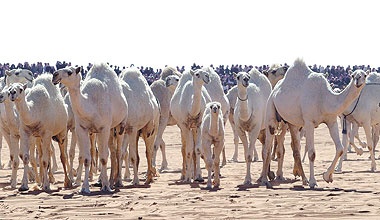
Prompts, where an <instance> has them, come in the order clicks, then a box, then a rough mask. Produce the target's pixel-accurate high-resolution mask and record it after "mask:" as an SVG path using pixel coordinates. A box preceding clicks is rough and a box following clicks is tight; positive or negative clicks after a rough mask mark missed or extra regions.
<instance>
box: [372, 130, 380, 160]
mask: <svg viewBox="0 0 380 220" xmlns="http://www.w3.org/2000/svg"><path fill="white" fill-rule="evenodd" d="M379 133H380V130H379V128H378V125H374V126H372V139H373V154H374V156H375V152H376V145H377V143H378V142H379Z"/></svg>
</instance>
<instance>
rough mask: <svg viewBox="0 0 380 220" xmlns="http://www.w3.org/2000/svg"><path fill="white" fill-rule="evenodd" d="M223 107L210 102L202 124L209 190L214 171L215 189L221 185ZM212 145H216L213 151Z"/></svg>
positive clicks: (203, 155)
mask: <svg viewBox="0 0 380 220" xmlns="http://www.w3.org/2000/svg"><path fill="white" fill-rule="evenodd" d="M221 108H222V105H221V104H220V103H219V102H209V103H207V105H206V109H205V111H204V114H203V118H202V124H201V142H200V144H201V146H197V148H200V149H201V152H202V158H203V160H204V161H205V164H206V169H207V172H208V175H207V178H208V179H207V188H211V187H212V182H211V172H212V171H213V170H214V171H215V173H214V187H216V188H218V187H219V185H220V176H219V175H220V167H219V164H220V153H221V152H222V150H223V148H224V122H223V113H222V110H221ZM211 145H214V148H213V149H214V150H213V151H212V149H211Z"/></svg>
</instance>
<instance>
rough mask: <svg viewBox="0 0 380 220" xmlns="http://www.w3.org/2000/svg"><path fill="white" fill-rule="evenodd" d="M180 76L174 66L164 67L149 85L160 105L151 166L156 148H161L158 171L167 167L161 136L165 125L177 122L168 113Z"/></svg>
mask: <svg viewBox="0 0 380 220" xmlns="http://www.w3.org/2000/svg"><path fill="white" fill-rule="evenodd" d="M180 76H181V73H180V72H178V71H177V70H176V69H175V68H173V67H166V68H165V69H164V70H163V71H162V74H161V77H160V79H159V80H156V81H154V82H153V83H152V85H150V88H151V90H152V92H153V94H154V96H155V97H156V98H157V101H158V103H159V105H160V122H159V125H158V131H157V136H156V140H155V141H154V152H153V166H155V165H156V154H157V151H158V148H160V149H161V153H162V162H161V168H160V171H163V170H166V169H168V161H167V159H166V151H165V147H166V146H165V141H164V139H163V138H162V136H163V134H164V131H165V128H166V126H172V125H176V124H177V122H176V121H175V120H174V118H173V117H172V116H171V113H170V100H171V98H172V96H173V93H174V90H175V88H176V87H177V84H178V81H179V77H180ZM173 77H174V78H173Z"/></svg>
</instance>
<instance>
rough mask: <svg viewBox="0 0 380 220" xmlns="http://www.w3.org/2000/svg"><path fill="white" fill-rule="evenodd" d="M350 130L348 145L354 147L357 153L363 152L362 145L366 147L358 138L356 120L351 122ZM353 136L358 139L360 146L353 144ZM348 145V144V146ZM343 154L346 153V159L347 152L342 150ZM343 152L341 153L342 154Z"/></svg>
mask: <svg viewBox="0 0 380 220" xmlns="http://www.w3.org/2000/svg"><path fill="white" fill-rule="evenodd" d="M351 132H352V134H350V145H351V146H353V147H354V149H355V152H356V154H357V155H362V154H363V152H364V151H363V147H366V145H367V144H366V143H363V142H362V141H361V140H360V138H359V125H358V124H357V123H356V122H353V123H352V129H351ZM354 138H356V139H357V140H358V141H359V145H360V146H361V147H357V146H356V145H355V142H354ZM350 145H349V146H350ZM344 154H346V158H345V159H347V152H344ZM344 154H343V155H344Z"/></svg>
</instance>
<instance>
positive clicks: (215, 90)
mask: <svg viewBox="0 0 380 220" xmlns="http://www.w3.org/2000/svg"><path fill="white" fill-rule="evenodd" d="M202 69H203V70H204V71H206V72H207V73H208V75H209V77H210V83H207V84H205V85H204V87H205V88H206V90H207V92H208V94H209V95H210V97H211V101H216V102H219V103H220V104H221V108H222V114H223V122H224V124H223V125H224V126H225V124H226V123H227V119H228V116H229V114H230V103H229V101H228V98H227V96H226V95H225V94H224V90H223V86H222V82H221V80H220V77H219V75H218V74H217V73H216V72H215V70H214V69H213V68H211V67H203V68H202ZM222 153H223V159H222V166H224V165H226V164H227V160H226V151H225V148H224V147H223V150H222Z"/></svg>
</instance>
